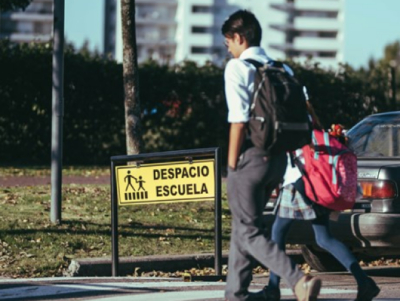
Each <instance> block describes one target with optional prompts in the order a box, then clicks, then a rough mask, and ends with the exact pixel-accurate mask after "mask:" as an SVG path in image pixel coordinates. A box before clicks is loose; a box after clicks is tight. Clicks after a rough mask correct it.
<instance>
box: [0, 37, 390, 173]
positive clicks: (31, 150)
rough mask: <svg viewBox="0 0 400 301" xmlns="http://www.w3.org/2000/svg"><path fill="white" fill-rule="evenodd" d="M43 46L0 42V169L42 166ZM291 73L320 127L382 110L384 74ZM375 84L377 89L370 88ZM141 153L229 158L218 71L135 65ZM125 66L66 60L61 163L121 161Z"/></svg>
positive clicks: (47, 87) (45, 124) (45, 137)
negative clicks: (213, 151) (216, 149)
mask: <svg viewBox="0 0 400 301" xmlns="http://www.w3.org/2000/svg"><path fill="white" fill-rule="evenodd" d="M51 52H52V51H51V46H49V45H20V46H16V45H11V44H9V43H8V42H6V41H0V107H1V110H0V140H1V143H0V164H3V165H4V164H7V165H10V164H49V163H50V145H51V98H52V96H51V91H52V87H51V74H52V66H51V61H52V54H51ZM289 64H290V65H291V66H292V67H293V69H294V70H295V72H296V74H297V77H298V78H300V79H301V80H302V82H303V83H304V84H306V85H307V87H308V90H309V94H310V96H311V101H312V103H313V104H314V106H315V107H316V110H317V112H318V114H319V116H320V118H321V120H322V122H323V123H324V125H325V126H326V127H329V125H330V124H331V123H338V122H339V123H343V124H344V125H346V126H347V127H349V126H351V125H353V124H355V123H356V122H357V121H359V120H360V119H361V118H362V117H364V116H366V115H368V114H370V113H373V112H377V111H385V110H387V109H388V107H387V105H386V103H387V97H386V94H385V93H386V92H387V86H386V83H387V78H386V77H387V72H384V71H382V70H383V69H382V70H381V71H379V70H378V71H375V72H370V73H368V78H367V75H366V73H365V72H364V73H362V72H358V71H355V70H353V69H351V68H350V67H348V66H344V67H343V68H342V72H340V73H335V72H333V71H325V70H323V69H320V68H319V67H318V65H316V64H311V63H308V64H305V65H299V64H296V63H294V62H289ZM371 83H374V84H371ZM139 86H140V87H139V89H140V100H141V107H142V112H143V113H142V123H143V138H144V145H145V152H156V151H166V150H179V149H191V148H202V147H212V146H220V147H221V148H222V153H223V154H226V151H227V138H228V124H227V122H226V117H227V108H226V104H225V99H224V91H223V68H220V67H217V66H215V65H212V64H206V65H204V66H201V67H200V66H197V65H196V64H195V63H193V62H184V63H183V64H181V65H174V66H165V65H164V66H160V65H158V64H157V63H156V62H154V61H149V62H147V63H145V64H143V65H141V66H140V69H139ZM123 101H124V99H123V79H122V66H121V65H120V64H117V63H116V62H114V61H109V60H103V59H102V58H101V57H100V56H99V55H96V54H90V53H89V52H87V51H84V50H81V51H75V50H74V49H73V48H72V47H71V46H68V47H67V49H66V51H65V75H64V113H65V114H64V125H63V129H64V140H63V143H64V147H63V162H64V164H108V163H109V160H110V157H111V156H113V155H121V154H125V153H126V150H125V130H124V128H125V127H124V124H125V122H124V105H123Z"/></svg>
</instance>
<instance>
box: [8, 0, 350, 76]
mask: <svg viewBox="0 0 400 301" xmlns="http://www.w3.org/2000/svg"><path fill="white" fill-rule="evenodd" d="M102 3H104V16H102V19H103V20H104V26H103V28H104V29H103V30H104V33H103V36H104V38H103V39H104V41H103V52H104V53H105V56H107V57H111V58H116V59H117V60H118V61H122V37H121V20H120V1H117V0H103V2H102ZM238 9H247V10H249V11H252V12H253V13H254V14H255V15H256V16H257V18H258V19H259V21H260V23H261V26H262V29H263V39H262V46H263V47H264V48H265V49H266V50H267V52H268V54H269V55H270V56H271V57H273V58H275V59H285V58H293V59H295V60H300V61H304V60H306V59H307V58H309V57H312V58H313V60H314V61H316V62H319V63H320V64H321V65H322V66H325V67H333V68H335V67H337V66H338V63H339V62H344V14H345V12H344V0H136V38H137V50H138V60H139V62H143V61H145V60H147V59H149V58H152V59H154V60H157V61H159V62H161V63H167V62H169V63H177V62H181V61H183V60H186V59H188V60H193V61H196V62H198V63H199V64H204V63H205V62H206V61H212V62H214V63H216V64H222V63H223V62H224V61H225V60H226V59H227V57H228V53H227V51H226V49H225V47H224V45H223V40H224V39H223V37H222V35H221V25H222V24H223V22H224V20H225V19H226V18H227V17H228V16H229V15H230V14H231V13H233V12H234V11H236V10H238ZM52 30H53V1H52V0H34V1H33V2H32V3H31V4H30V5H29V6H28V7H27V8H26V10H25V11H22V10H19V11H14V12H5V13H1V14H0V38H9V39H10V40H11V41H13V42H31V41H38V42H45V41H48V40H49V39H50V38H51V35H52Z"/></svg>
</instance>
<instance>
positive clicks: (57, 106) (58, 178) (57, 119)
mask: <svg viewBox="0 0 400 301" xmlns="http://www.w3.org/2000/svg"><path fill="white" fill-rule="evenodd" d="M64 8H65V3H64V0H54V32H53V33H54V34H53V76H52V81H53V88H52V117H51V120H52V125H51V216H50V219H51V222H52V223H57V224H60V223H61V198H62V195H61V191H62V190H61V189H62V149H63V143H62V142H63V117H64Z"/></svg>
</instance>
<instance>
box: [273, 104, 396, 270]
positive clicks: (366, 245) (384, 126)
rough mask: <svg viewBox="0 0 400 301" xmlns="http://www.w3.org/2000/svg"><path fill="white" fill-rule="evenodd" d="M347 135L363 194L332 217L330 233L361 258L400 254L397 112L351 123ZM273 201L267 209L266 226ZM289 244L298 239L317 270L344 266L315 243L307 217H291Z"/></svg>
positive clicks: (375, 115) (338, 268) (337, 268)
mask: <svg viewBox="0 0 400 301" xmlns="http://www.w3.org/2000/svg"><path fill="white" fill-rule="evenodd" d="M347 137H348V141H349V146H350V148H351V149H353V150H354V152H355V153H356V154H357V158H358V159H357V161H358V182H359V184H360V185H361V187H362V188H363V197H362V198H361V199H360V200H358V201H357V202H356V204H355V206H354V208H353V209H352V210H348V211H345V212H341V213H340V214H339V215H338V216H337V220H333V219H331V222H330V225H331V230H332V233H333V235H334V236H335V237H336V238H338V239H339V240H341V241H342V242H343V243H345V244H346V245H347V246H348V247H349V248H350V249H351V250H352V252H353V253H354V255H355V256H356V257H357V258H359V259H365V258H369V259H371V258H378V257H382V256H386V257H400V196H399V187H400V111H398V112H389V113H381V114H374V115H371V116H368V117H366V118H365V119H363V120H362V121H361V122H359V123H358V124H356V125H355V126H354V127H353V128H351V129H350V130H349V131H348V132H347ZM273 202H274V200H273V199H272V201H270V202H269V203H268V205H267V208H266V221H267V223H268V224H269V225H271V223H272V221H273V215H272V212H271V211H272V207H273ZM287 243H288V244H300V245H301V250H302V253H303V256H304V259H305V260H306V262H307V263H308V264H309V265H310V266H311V267H312V268H314V269H316V270H318V271H339V270H343V269H344V268H343V266H341V265H340V263H339V262H337V261H336V260H335V259H334V258H333V257H332V256H331V255H330V254H328V253H326V252H324V251H323V250H322V249H320V248H318V247H317V245H316V243H315V240H314V233H313V231H312V228H311V224H310V223H309V222H307V221H295V223H294V225H293V226H292V228H291V231H290V233H289V235H288V239H287Z"/></svg>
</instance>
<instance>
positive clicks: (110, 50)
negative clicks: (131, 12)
mask: <svg viewBox="0 0 400 301" xmlns="http://www.w3.org/2000/svg"><path fill="white" fill-rule="evenodd" d="M116 12H117V1H116V0H105V1H104V37H103V39H104V41H103V43H104V45H103V57H104V58H105V59H115V35H116V25H117V24H116V18H117V13H116Z"/></svg>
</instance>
